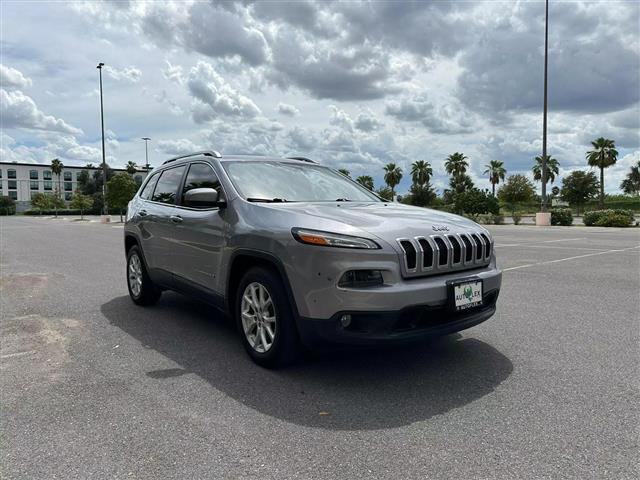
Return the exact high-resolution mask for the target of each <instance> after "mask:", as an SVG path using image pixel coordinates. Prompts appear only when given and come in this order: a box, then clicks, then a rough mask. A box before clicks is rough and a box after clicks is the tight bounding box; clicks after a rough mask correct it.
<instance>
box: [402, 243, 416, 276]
mask: <svg viewBox="0 0 640 480" xmlns="http://www.w3.org/2000/svg"><path fill="white" fill-rule="evenodd" d="M400 245H402V249H403V250H404V253H405V258H406V260H407V269H408V270H415V268H416V263H417V261H416V256H417V255H416V247H414V246H413V243H411V242H410V241H409V240H401V241H400Z"/></svg>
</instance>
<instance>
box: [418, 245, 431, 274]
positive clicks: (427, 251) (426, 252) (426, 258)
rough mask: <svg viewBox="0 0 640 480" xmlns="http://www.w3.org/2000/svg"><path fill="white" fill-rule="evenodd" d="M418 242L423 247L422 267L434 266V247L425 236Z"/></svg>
mask: <svg viewBox="0 0 640 480" xmlns="http://www.w3.org/2000/svg"><path fill="white" fill-rule="evenodd" d="M418 243H419V244H420V247H421V248H422V268H431V267H433V248H431V244H429V242H427V241H426V240H425V239H424V238H421V239H419V240H418Z"/></svg>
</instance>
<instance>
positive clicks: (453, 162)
mask: <svg viewBox="0 0 640 480" xmlns="http://www.w3.org/2000/svg"><path fill="white" fill-rule="evenodd" d="M467 160H468V158H467V157H466V156H465V155H464V154H462V153H459V152H456V153H452V154H451V155H449V156H448V157H447V158H446V160H445V161H444V168H445V169H446V170H447V173H448V174H449V175H452V176H454V177H456V176H458V175H462V174H463V173H466V172H467V168H468V167H469V162H467Z"/></svg>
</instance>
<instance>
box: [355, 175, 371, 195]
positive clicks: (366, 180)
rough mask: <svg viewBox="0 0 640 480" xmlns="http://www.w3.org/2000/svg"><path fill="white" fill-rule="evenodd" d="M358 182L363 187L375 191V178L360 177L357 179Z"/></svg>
mask: <svg viewBox="0 0 640 480" xmlns="http://www.w3.org/2000/svg"><path fill="white" fill-rule="evenodd" d="M356 182H358V183H359V184H360V185H362V186H363V187H365V188H368V189H369V190H371V191H373V177H371V176H369V175H360V176H359V177H358V178H356Z"/></svg>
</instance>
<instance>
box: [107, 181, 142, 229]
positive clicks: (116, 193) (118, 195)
mask: <svg viewBox="0 0 640 480" xmlns="http://www.w3.org/2000/svg"><path fill="white" fill-rule="evenodd" d="M136 191H138V186H137V185H136V182H135V181H134V180H133V178H131V176H130V175H128V174H126V173H119V174H117V175H115V176H114V177H113V178H112V179H111V180H109V181H108V182H107V202H108V203H109V206H110V207H111V208H115V209H117V210H119V211H120V221H121V222H122V213H123V211H124V210H125V209H126V208H127V204H128V203H129V201H130V200H131V199H132V198H133V196H134V195H135V194H136Z"/></svg>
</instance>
